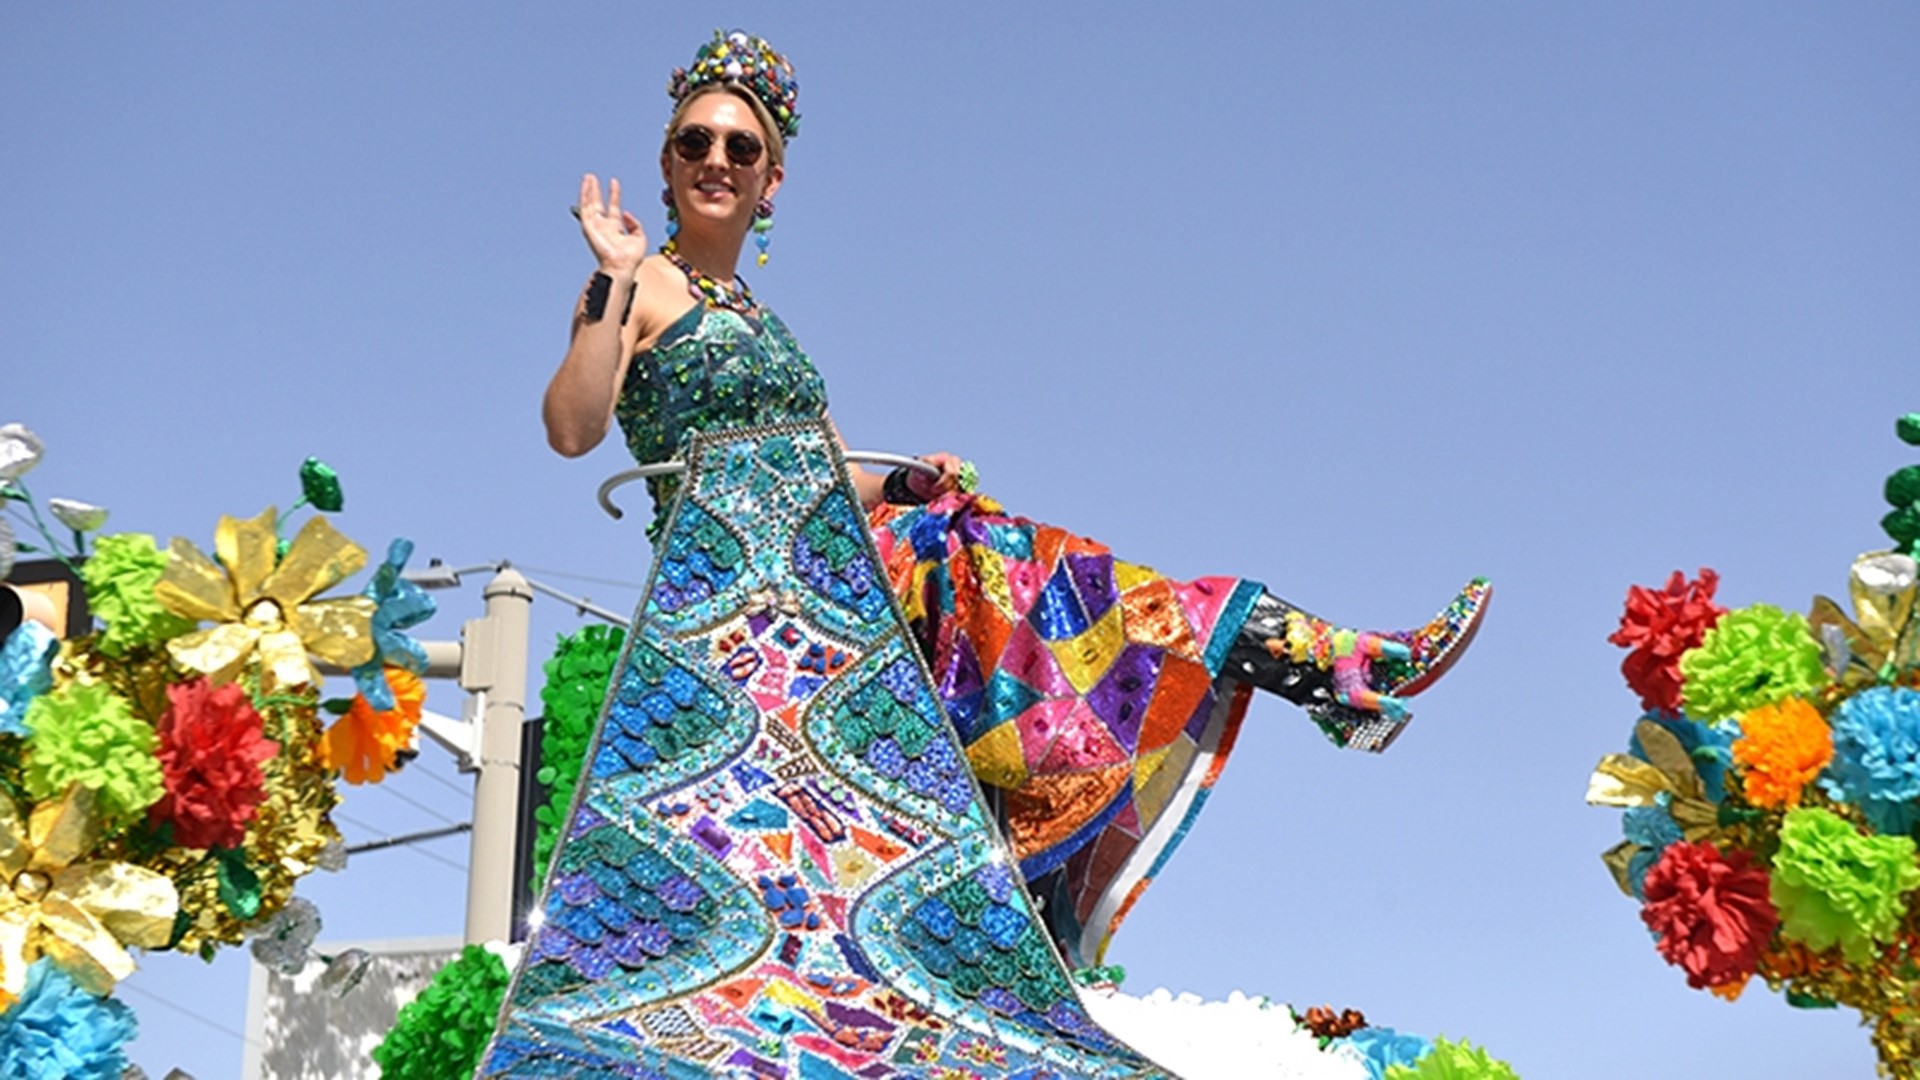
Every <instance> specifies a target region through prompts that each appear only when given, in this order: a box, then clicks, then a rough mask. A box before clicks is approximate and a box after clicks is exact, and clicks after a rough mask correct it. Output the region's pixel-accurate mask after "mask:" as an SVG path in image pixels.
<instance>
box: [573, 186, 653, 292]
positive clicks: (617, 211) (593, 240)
mask: <svg viewBox="0 0 1920 1080" xmlns="http://www.w3.org/2000/svg"><path fill="white" fill-rule="evenodd" d="M574 214H575V216H577V217H579V219H580V232H581V234H582V235H583V236H585V237H586V238H587V246H588V247H590V248H592V249H593V257H594V258H596V259H598V260H600V269H601V270H603V271H605V272H606V273H608V274H612V275H624V274H631V273H633V271H634V269H635V268H636V267H638V266H639V265H640V260H642V259H644V258H646V257H647V231H646V230H645V229H644V228H641V226H640V219H639V218H636V217H634V216H633V215H632V214H630V213H628V212H627V211H626V210H624V209H622V208H621V206H620V181H619V180H617V179H615V178H612V177H609V178H608V179H607V198H606V201H605V202H602V201H601V199H600V178H599V177H598V176H595V175H594V174H592V173H588V174H586V175H585V176H582V177H581V178H580V205H579V206H578V207H577V208H576V209H575V210H574Z"/></svg>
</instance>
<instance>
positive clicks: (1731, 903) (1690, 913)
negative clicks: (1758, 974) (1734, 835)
mask: <svg viewBox="0 0 1920 1080" xmlns="http://www.w3.org/2000/svg"><path fill="white" fill-rule="evenodd" d="M1640 918H1641V920H1642V921H1644V922H1645V923H1646V924H1647V929H1649V930H1651V931H1653V932H1654V934H1655V935H1656V936H1657V937H1658V938H1659V941H1660V955H1661V956H1664V957H1666V958H1667V963H1669V964H1673V965H1675V966H1677V967H1680V968H1682V969H1684V970H1685V971H1686V973H1687V985H1688V986H1691V987H1693V988H1694V989H1696V990H1700V989H1705V988H1707V987H1713V986H1724V985H1727V984H1729V983H1744V982H1745V981H1746V980H1747V979H1748V978H1749V977H1750V976H1752V975H1753V971H1754V968H1755V967H1756V966H1757V965H1758V964H1759V962H1760V951H1761V950H1762V949H1764V948H1765V947H1766V945H1767V940H1768V939H1769V938H1771V937H1772V936H1773V931H1774V928H1775V927H1776V926H1778V925H1779V924H1780V915H1779V913H1778V912H1776V911H1775V910H1774V907H1773V901H1772V900H1771V899H1769V898H1768V888H1767V872H1766V871H1765V870H1763V869H1760V868H1759V867H1756V866H1754V865H1753V856H1752V855H1751V854H1750V853H1748V852H1745V851H1735V852H1733V853H1732V854H1731V855H1728V856H1725V857H1722V856H1721V854H1720V852H1719V850H1718V849H1716V848H1715V847H1714V846H1713V845H1712V844H1694V843H1688V842H1686V841H1681V842H1679V843H1676V844H1672V845H1669V846H1668V847H1667V849H1666V850H1665V851H1664V852H1662V853H1661V855H1660V861H1659V862H1657V863H1655V864H1654V866H1653V869H1652V870H1650V871H1648V873H1647V878H1646V906H1645V907H1643V908H1641V909H1640Z"/></svg>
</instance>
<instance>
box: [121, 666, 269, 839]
mask: <svg viewBox="0 0 1920 1080" xmlns="http://www.w3.org/2000/svg"><path fill="white" fill-rule="evenodd" d="M167 699H168V701H169V702H171V707H170V708H168V709H167V712H166V715H165V716H163V717H161V718H160V726H159V729H158V731H159V737H160V767H161V771H162V774H163V775H164V777H165V780H166V794H165V795H163V796H161V798H160V801H159V802H157V803H155V804H154V806H153V810H152V817H153V819H154V820H155V821H166V822H171V823H172V825H173V841H174V843H176V844H179V845H180V846H181V847H190V848H213V847H226V848H231V847H239V846H240V844H241V843H242V841H244V840H245V839H246V835H247V823H248V822H250V821H252V820H253V816H254V812H255V811H256V810H258V809H259V806H260V800H261V799H263V798H265V796H266V789H265V783H266V774H265V773H264V772H262V771H261V768H260V766H261V765H262V764H264V763H265V762H266V761H267V760H268V759H270V758H272V757H273V755H274V754H276V753H278V752H279V750H280V747H279V745H278V744H277V743H274V742H272V741H271V740H269V739H267V737H266V736H265V735H264V734H262V732H261V720H260V714H259V713H258V712H255V711H254V708H253V702H252V701H251V700H250V699H249V698H248V697H247V695H246V692H245V691H243V690H242V689H240V687H238V686H235V685H232V684H228V685H226V686H221V687H215V686H214V685H213V684H212V683H210V682H208V681H207V680H206V679H195V680H193V681H192V682H189V683H179V684H176V685H173V686H169V687H167Z"/></svg>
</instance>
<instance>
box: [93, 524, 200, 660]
mask: <svg viewBox="0 0 1920 1080" xmlns="http://www.w3.org/2000/svg"><path fill="white" fill-rule="evenodd" d="M166 569H167V556H166V553H164V552H162V551H160V550H159V549H158V548H156V547H154V545H153V537H151V536H148V535H146V534H145V533H114V534H113V535H111V536H103V537H101V538H100V539H99V540H97V541H95V543H94V545H93V554H92V555H90V556H88V557H87V561H86V564H85V565H83V566H82V567H81V568H80V577H81V580H83V581H84V582H85V583H86V586H87V608H88V609H89V610H90V611H92V613H93V615H94V617H95V618H98V619H100V620H101V621H103V622H105V623H106V624H107V628H106V629H105V630H104V631H102V632H101V634H100V638H99V648H100V651H101V652H103V653H105V654H106V655H108V656H120V655H123V654H124V653H125V652H126V651H127V649H129V648H131V647H133V646H136V645H148V644H153V643H155V642H160V641H165V640H167V639H168V638H172V637H179V636H180V635H181V634H184V633H186V632H187V631H189V630H192V629H193V622H192V620H190V619H183V618H181V617H180V616H178V615H175V614H174V613H172V612H170V611H168V610H167V609H166V608H163V607H161V606H160V601H159V600H158V599H156V598H155V597H154V595H153V587H154V586H155V585H157V584H159V582H160V575H161V574H162V573H163V572H164V571H165V570H166Z"/></svg>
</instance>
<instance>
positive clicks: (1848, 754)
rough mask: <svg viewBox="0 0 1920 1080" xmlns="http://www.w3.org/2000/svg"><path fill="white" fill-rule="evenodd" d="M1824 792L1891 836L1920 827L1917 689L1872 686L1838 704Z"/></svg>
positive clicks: (1919, 695) (1919, 706)
mask: <svg viewBox="0 0 1920 1080" xmlns="http://www.w3.org/2000/svg"><path fill="white" fill-rule="evenodd" d="M1820 785H1821V787H1823V788H1825V789H1826V791H1827V794H1829V795H1831V796H1833V797H1834V798H1836V799H1844V800H1846V801H1849V802H1853V803H1858V804H1859V806H1860V809H1861V810H1862V811H1863V812H1864V813H1865V814H1866V815H1867V821H1868V823H1869V824H1871V825H1872V826H1873V827H1874V828H1875V829H1878V830H1879V831H1881V832H1883V833H1888V834H1891V835H1899V834H1903V833H1907V832H1911V831H1912V829H1913V827H1914V825H1916V824H1920V691H1916V690H1911V689H1909V688H1907V687H1904V686H1897V687H1894V686H1876V687H1874V688H1873V689H1871V690H1863V691H1861V692H1860V693H1858V694H1855V695H1854V696H1852V697H1850V698H1848V699H1847V700H1846V701H1844V702H1842V703H1841V704H1840V710H1839V712H1838V713H1837V714H1836V715H1835V716H1834V721H1833V765H1832V767H1831V768H1829V769H1828V770H1827V775H1826V777H1825V778H1823V779H1822V780H1821V781H1820Z"/></svg>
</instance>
